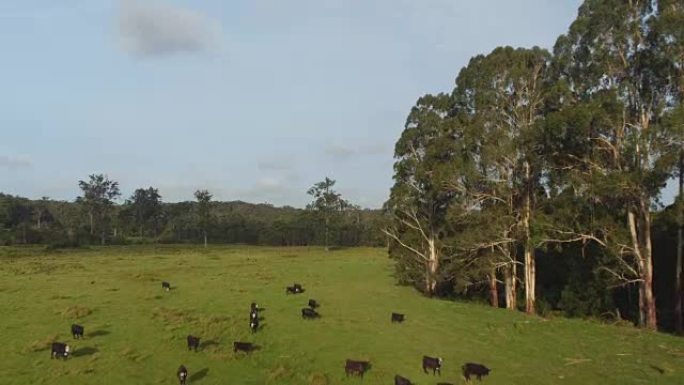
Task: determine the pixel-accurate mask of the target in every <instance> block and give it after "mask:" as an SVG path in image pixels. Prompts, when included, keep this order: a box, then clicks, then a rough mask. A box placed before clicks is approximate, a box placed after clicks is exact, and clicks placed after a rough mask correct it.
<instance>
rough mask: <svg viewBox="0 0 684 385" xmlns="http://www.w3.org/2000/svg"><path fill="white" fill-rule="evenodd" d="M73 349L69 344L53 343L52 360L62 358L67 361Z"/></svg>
mask: <svg viewBox="0 0 684 385" xmlns="http://www.w3.org/2000/svg"><path fill="white" fill-rule="evenodd" d="M70 351H71V348H70V347H69V345H67V344H63V343H61V342H53V343H52V350H51V351H50V359H53V358H58V357H62V358H64V359H65V360H66V359H67V357H69V352H70Z"/></svg>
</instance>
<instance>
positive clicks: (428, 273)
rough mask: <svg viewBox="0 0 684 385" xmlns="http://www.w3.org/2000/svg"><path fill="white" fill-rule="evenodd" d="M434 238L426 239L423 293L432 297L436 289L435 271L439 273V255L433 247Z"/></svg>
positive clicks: (434, 246)
mask: <svg viewBox="0 0 684 385" xmlns="http://www.w3.org/2000/svg"><path fill="white" fill-rule="evenodd" d="M435 242H436V240H435V237H434V236H432V237H430V238H429V239H428V252H429V254H428V260H427V264H426V265H427V266H426V270H425V292H426V293H427V294H428V295H430V296H432V295H433V294H435V289H436V288H437V271H439V253H438V252H437V247H436V245H435Z"/></svg>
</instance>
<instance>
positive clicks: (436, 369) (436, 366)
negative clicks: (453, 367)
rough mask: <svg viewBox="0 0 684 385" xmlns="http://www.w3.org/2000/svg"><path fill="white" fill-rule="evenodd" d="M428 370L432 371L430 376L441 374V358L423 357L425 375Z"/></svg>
mask: <svg viewBox="0 0 684 385" xmlns="http://www.w3.org/2000/svg"><path fill="white" fill-rule="evenodd" d="M428 369H432V374H433V375H435V374H437V373H439V374H440V375H441V374H442V358H440V357H428V356H423V371H424V372H425V373H427V372H428V371H427V370H428Z"/></svg>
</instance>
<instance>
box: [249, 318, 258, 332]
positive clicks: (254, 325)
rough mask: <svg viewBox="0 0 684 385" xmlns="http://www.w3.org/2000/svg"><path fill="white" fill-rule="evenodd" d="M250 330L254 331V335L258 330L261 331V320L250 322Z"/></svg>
mask: <svg viewBox="0 0 684 385" xmlns="http://www.w3.org/2000/svg"><path fill="white" fill-rule="evenodd" d="M249 328H250V329H252V333H255V332H256V331H257V330H259V318H258V317H257V318H252V319H251V320H250V321H249Z"/></svg>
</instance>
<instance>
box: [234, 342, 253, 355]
mask: <svg viewBox="0 0 684 385" xmlns="http://www.w3.org/2000/svg"><path fill="white" fill-rule="evenodd" d="M238 350H239V351H243V352H245V353H249V352H251V351H252V350H254V345H253V344H252V343H251V342H238V341H235V342H233V352H237V351H238Z"/></svg>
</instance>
